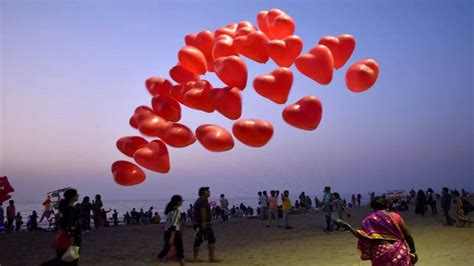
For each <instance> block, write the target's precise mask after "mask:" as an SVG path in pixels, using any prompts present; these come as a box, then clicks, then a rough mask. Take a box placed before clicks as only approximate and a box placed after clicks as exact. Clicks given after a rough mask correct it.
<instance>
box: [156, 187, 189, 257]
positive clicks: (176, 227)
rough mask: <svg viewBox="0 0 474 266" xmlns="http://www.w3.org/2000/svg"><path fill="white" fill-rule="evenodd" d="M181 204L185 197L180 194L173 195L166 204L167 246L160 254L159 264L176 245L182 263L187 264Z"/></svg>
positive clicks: (165, 236) (177, 254)
mask: <svg viewBox="0 0 474 266" xmlns="http://www.w3.org/2000/svg"><path fill="white" fill-rule="evenodd" d="M181 204H183V198H182V197H181V196H180V195H174V196H173V197H171V200H170V202H169V203H168V205H166V209H165V214H166V223H165V235H164V239H165V246H164V247H163V249H162V250H161V252H160V254H158V262H157V264H158V263H159V262H161V261H163V259H164V258H165V256H166V255H167V254H168V252H169V251H170V249H171V247H172V246H174V247H175V249H176V256H177V258H178V260H179V263H180V265H185V261H184V249H183V240H182V238H181V233H180V221H181V212H180V211H179V207H180V206H181Z"/></svg>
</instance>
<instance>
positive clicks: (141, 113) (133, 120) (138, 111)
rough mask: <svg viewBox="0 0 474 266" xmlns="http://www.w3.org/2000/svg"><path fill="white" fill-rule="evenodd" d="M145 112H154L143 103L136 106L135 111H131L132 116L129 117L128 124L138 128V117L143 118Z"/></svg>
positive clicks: (151, 113)
mask: <svg viewBox="0 0 474 266" xmlns="http://www.w3.org/2000/svg"><path fill="white" fill-rule="evenodd" d="M147 114H150V115H153V114H154V113H153V109H151V108H150V107H148V106H145V105H141V106H138V107H137V108H136V109H135V112H134V113H133V115H132V117H130V121H129V123H130V126H132V127H133V128H136V129H138V124H139V121H138V117H141V118H144V117H145V116H146V115H147Z"/></svg>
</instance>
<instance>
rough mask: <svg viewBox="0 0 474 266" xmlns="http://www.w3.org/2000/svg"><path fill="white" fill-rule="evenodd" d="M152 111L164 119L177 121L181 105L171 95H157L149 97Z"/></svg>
mask: <svg viewBox="0 0 474 266" xmlns="http://www.w3.org/2000/svg"><path fill="white" fill-rule="evenodd" d="M151 106H152V107H153V111H155V113H156V114H157V115H159V116H161V117H163V118H164V119H166V120H168V121H172V122H178V121H179V120H180V119H181V106H180V105H179V103H178V102H177V101H176V100H175V99H174V98H172V97H171V96H166V95H157V96H154V97H153V98H152V99H151Z"/></svg>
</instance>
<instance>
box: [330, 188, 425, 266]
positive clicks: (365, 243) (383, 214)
mask: <svg viewBox="0 0 474 266" xmlns="http://www.w3.org/2000/svg"><path fill="white" fill-rule="evenodd" d="M371 207H372V209H374V212H373V213H372V214H370V215H369V216H367V217H366V218H365V219H364V221H363V222H362V229H360V230H355V229H354V228H352V226H351V225H350V224H348V223H347V222H345V221H339V222H340V224H341V226H343V227H345V228H347V229H348V230H350V231H351V232H352V234H353V235H354V236H355V237H357V238H358V239H359V241H358V243H357V248H358V249H359V250H360V251H361V259H362V260H370V261H371V262H372V265H375V266H377V265H392V266H396V265H400V266H402V265H403V266H405V265H413V264H415V263H416V262H417V260H418V256H417V255H416V251H415V241H414V240H413V237H412V235H411V233H410V231H409V230H408V228H407V226H406V225H405V222H404V221H403V219H402V217H400V215H398V214H397V213H395V212H388V211H386V209H387V202H386V201H385V199H384V198H383V197H375V198H374V200H373V201H372V202H371ZM408 248H409V249H408Z"/></svg>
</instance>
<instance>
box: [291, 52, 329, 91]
mask: <svg viewBox="0 0 474 266" xmlns="http://www.w3.org/2000/svg"><path fill="white" fill-rule="evenodd" d="M295 65H296V68H297V69H298V70H299V71H300V72H301V73H302V74H303V75H305V76H307V77H309V78H311V79H312V80H314V81H316V82H318V83H320V84H323V85H326V84H329V83H330V82H331V80H332V74H333V72H334V61H333V58H332V54H331V50H329V48H327V47H326V46H324V45H316V47H314V48H313V49H311V50H310V51H309V53H308V54H303V55H300V56H298V57H297V58H296V60H295Z"/></svg>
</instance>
